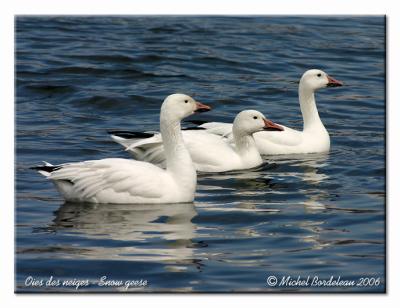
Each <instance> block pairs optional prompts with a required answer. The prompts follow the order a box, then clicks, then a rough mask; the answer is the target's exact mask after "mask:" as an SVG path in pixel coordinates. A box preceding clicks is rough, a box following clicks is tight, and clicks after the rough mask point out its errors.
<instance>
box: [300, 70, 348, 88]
mask: <svg viewBox="0 0 400 308" xmlns="http://www.w3.org/2000/svg"><path fill="white" fill-rule="evenodd" d="M300 85H301V86H305V87H307V88H309V89H311V90H313V91H316V90H318V89H321V88H326V87H340V86H342V85H343V83H342V82H341V81H339V80H336V79H333V78H332V77H330V76H329V75H328V74H327V73H325V72H324V71H321V70H318V69H312V70H308V71H306V72H305V73H304V74H303V76H302V77H301V79H300Z"/></svg>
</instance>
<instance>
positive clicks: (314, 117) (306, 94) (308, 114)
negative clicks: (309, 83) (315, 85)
mask: <svg viewBox="0 0 400 308" xmlns="http://www.w3.org/2000/svg"><path fill="white" fill-rule="evenodd" d="M299 101H300V109H301V114H302V116H303V130H304V131H305V130H308V129H312V128H314V127H315V126H321V125H322V126H323V124H322V122H321V119H320V117H319V114H318V109H317V105H316V103H315V93H314V90H313V89H310V88H308V87H306V86H305V85H303V84H302V83H300V86H299Z"/></svg>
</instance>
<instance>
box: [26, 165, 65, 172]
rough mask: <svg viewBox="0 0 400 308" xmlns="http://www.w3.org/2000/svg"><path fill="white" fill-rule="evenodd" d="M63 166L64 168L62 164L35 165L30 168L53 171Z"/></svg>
mask: <svg viewBox="0 0 400 308" xmlns="http://www.w3.org/2000/svg"><path fill="white" fill-rule="evenodd" d="M61 168H62V167H61V166H35V167H30V168H29V169H31V170H36V171H45V172H48V173H52V172H53V171H56V170H59V169H61Z"/></svg>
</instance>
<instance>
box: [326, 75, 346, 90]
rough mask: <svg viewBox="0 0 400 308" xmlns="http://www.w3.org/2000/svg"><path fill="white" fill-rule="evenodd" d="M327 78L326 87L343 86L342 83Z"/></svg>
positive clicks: (329, 77)
mask: <svg viewBox="0 0 400 308" xmlns="http://www.w3.org/2000/svg"><path fill="white" fill-rule="evenodd" d="M326 77H328V84H327V85H326V86H327V87H330V88H332V87H341V86H343V82H341V81H339V80H336V79H333V78H332V77H331V76H326Z"/></svg>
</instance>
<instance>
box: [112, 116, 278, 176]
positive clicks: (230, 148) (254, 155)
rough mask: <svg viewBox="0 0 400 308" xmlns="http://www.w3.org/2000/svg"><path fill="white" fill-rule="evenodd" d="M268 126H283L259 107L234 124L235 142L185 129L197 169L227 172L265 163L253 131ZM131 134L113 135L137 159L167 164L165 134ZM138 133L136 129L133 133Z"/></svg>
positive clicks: (273, 127)
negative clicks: (271, 119)
mask: <svg viewBox="0 0 400 308" xmlns="http://www.w3.org/2000/svg"><path fill="white" fill-rule="evenodd" d="M264 129H274V130H282V128H281V127H280V126H278V125H276V124H275V123H273V122H272V121H270V120H267V119H266V118H265V116H264V115H263V114H262V113H260V112H258V111H256V110H245V111H242V112H240V113H239V114H238V115H237V116H236V118H235V120H234V124H233V134H232V138H233V142H230V140H229V139H227V138H224V137H221V136H218V135H216V134H210V133H209V132H207V131H206V130H185V131H182V134H183V139H184V142H185V145H186V147H187V149H188V151H189V153H190V156H191V158H192V160H193V163H194V165H195V167H196V170H197V171H202V172H223V171H229V170H240V169H249V168H254V167H257V166H259V165H260V164H262V158H261V155H260V153H259V152H258V150H257V147H256V145H255V142H254V139H253V136H252V135H253V134H254V133H255V132H259V131H262V130H264ZM124 135H127V134H126V132H125V134H120V135H118V133H114V134H113V135H112V138H113V139H114V140H115V141H116V142H118V143H120V144H122V145H123V146H125V147H126V149H127V150H128V151H129V152H130V153H131V154H132V155H133V157H134V158H135V159H138V160H143V161H147V162H151V163H153V164H157V165H159V166H160V167H163V168H164V167H165V166H166V161H165V153H164V146H163V138H162V136H161V134H159V133H156V134H155V135H154V136H152V137H148V138H141V135H140V134H139V137H138V138H131V139H129V138H126V137H125V138H124V137H123V136H124ZM132 135H133V136H134V133H132Z"/></svg>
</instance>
